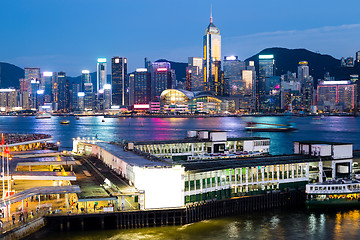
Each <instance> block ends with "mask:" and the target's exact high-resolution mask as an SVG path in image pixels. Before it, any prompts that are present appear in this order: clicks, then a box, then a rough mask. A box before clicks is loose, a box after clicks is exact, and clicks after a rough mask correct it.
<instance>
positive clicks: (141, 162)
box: [96, 142, 171, 167]
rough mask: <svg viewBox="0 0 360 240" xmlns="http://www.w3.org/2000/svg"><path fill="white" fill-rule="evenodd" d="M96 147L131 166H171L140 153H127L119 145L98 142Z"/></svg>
mask: <svg viewBox="0 0 360 240" xmlns="http://www.w3.org/2000/svg"><path fill="white" fill-rule="evenodd" d="M96 145H98V146H99V147H101V148H103V149H105V150H106V151H108V152H109V153H111V154H112V155H114V156H116V157H118V158H120V159H121V160H123V161H125V162H127V163H128V164H129V165H133V166H139V167H166V166H169V167H170V166H171V164H170V163H167V162H166V161H162V160H159V159H157V158H156V157H153V158H152V159H149V158H148V157H147V155H145V154H144V155H141V154H140V153H135V152H133V151H125V150H124V147H123V146H121V145H119V144H113V143H108V142H97V143H96Z"/></svg>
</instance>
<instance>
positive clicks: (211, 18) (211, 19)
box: [210, 4, 213, 23]
mask: <svg viewBox="0 0 360 240" xmlns="http://www.w3.org/2000/svg"><path fill="white" fill-rule="evenodd" d="M210 22H211V23H212V22H213V17H212V4H210Z"/></svg>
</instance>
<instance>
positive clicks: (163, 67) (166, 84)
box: [151, 62, 172, 100]
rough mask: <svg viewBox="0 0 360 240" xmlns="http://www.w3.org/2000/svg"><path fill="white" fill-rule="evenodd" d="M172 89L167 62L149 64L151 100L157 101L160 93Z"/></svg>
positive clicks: (170, 74)
mask: <svg viewBox="0 0 360 240" xmlns="http://www.w3.org/2000/svg"><path fill="white" fill-rule="evenodd" d="M169 88H172V71H171V66H170V63H168V62H154V63H152V64H151V100H159V98H160V94H161V93H162V91H164V90H166V89H169Z"/></svg>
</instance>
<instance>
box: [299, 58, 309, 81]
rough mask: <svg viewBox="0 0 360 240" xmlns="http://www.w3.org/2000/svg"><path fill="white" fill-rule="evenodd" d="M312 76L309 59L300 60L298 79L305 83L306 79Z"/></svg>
mask: <svg viewBox="0 0 360 240" xmlns="http://www.w3.org/2000/svg"><path fill="white" fill-rule="evenodd" d="M309 76H310V74H309V66H308V62H307V61H301V62H299V66H298V80H299V82H300V84H304V83H305V79H306V78H308V77H309Z"/></svg>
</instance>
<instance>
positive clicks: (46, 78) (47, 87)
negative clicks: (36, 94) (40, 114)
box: [41, 72, 53, 103]
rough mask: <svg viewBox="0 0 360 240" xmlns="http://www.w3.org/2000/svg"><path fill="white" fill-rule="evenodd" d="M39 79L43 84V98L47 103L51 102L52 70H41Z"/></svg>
mask: <svg viewBox="0 0 360 240" xmlns="http://www.w3.org/2000/svg"><path fill="white" fill-rule="evenodd" d="M41 81H42V83H43V85H44V100H45V102H47V103H50V102H51V93H52V91H51V83H52V82H53V73H52V72H43V73H42V78H41Z"/></svg>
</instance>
